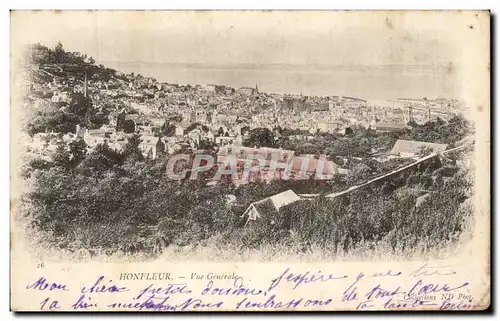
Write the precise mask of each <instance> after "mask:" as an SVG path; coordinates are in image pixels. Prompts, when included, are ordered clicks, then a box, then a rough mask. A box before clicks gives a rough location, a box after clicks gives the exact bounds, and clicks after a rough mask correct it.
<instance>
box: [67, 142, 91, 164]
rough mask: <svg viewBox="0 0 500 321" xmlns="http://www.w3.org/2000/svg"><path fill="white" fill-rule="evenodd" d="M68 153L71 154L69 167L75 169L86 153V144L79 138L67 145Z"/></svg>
mask: <svg viewBox="0 0 500 321" xmlns="http://www.w3.org/2000/svg"><path fill="white" fill-rule="evenodd" d="M68 147H69V152H70V154H71V166H73V167H76V166H78V164H80V163H81V162H82V161H83V160H84V159H85V154H86V153H87V144H86V143H85V141H84V140H83V139H81V138H79V139H76V140H74V141H72V142H70V143H69V146H68Z"/></svg>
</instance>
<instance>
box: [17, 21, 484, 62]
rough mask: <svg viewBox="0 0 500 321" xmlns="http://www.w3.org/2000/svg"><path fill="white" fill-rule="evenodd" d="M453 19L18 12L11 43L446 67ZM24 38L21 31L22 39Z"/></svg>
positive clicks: (114, 54)
mask: <svg viewBox="0 0 500 321" xmlns="http://www.w3.org/2000/svg"><path fill="white" fill-rule="evenodd" d="M464 20H470V21H471V23H474V22H475V21H474V18H473V15H472V14H470V15H468V16H467V17H466V18H465V19H464V17H461V18H460V19H457V15H456V14H453V13H448V14H435V13H433V12H421V13H417V14H413V15H408V14H405V13H404V12H375V13H374V12H331V11H330V12H327V11H323V12H311V11H309V12H300V13H299V12H293V11H288V12H287V11H282V12H272V11H247V12H235V11H215V12H214V11H212V12H207V11H198V12H186V11H121V12H118V11H117V12H111V11H100V12H97V11H64V12H59V13H56V12H52V11H23V12H19V11H18V12H14V13H12V16H11V26H12V27H11V30H12V35H13V38H15V40H13V42H16V41H18V42H40V43H42V44H44V45H48V46H50V47H53V46H54V45H55V44H56V43H57V41H61V42H62V43H63V45H64V47H65V49H66V50H70V51H80V52H84V53H87V54H89V55H91V56H93V57H94V58H95V59H96V60H97V61H98V62H137V61H141V62H160V63H200V64H241V63H254V64H276V63H279V64H287V65H288V64H290V65H310V64H319V65H333V66H335V65H447V64H449V63H452V64H454V63H459V62H460V51H461V41H460V40H461V39H460V38H461V37H463V34H462V33H461V32H458V30H457V28H463V31H467V30H466V29H465V25H466V23H464ZM21 31H22V32H21Z"/></svg>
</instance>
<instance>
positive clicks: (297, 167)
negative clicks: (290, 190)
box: [290, 155, 340, 180]
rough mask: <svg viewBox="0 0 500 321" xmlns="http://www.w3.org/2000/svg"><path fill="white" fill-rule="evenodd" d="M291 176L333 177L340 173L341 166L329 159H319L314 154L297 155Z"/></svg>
mask: <svg viewBox="0 0 500 321" xmlns="http://www.w3.org/2000/svg"><path fill="white" fill-rule="evenodd" d="M290 174H291V176H292V178H295V179H300V178H302V179H308V178H310V177H314V178H315V179H325V180H328V179H332V178H333V176H335V175H337V174H340V170H339V166H338V165H337V164H335V163H334V162H332V161H330V160H327V159H318V158H316V157H315V156H314V155H299V156H295V157H294V159H293V162H292V167H291V173H290Z"/></svg>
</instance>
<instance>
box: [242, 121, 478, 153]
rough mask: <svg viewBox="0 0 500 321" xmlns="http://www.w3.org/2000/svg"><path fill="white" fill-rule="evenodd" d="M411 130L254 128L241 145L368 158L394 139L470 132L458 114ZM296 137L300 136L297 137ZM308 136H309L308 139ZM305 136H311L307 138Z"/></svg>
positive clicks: (450, 138)
mask: <svg viewBox="0 0 500 321" xmlns="http://www.w3.org/2000/svg"><path fill="white" fill-rule="evenodd" d="M408 125H410V127H411V129H407V130H405V131H402V132H394V133H377V132H376V131H375V130H373V129H371V128H368V129H366V128H364V127H361V126H355V127H353V128H351V131H350V132H349V133H347V134H345V135H342V134H335V133H321V132H318V133H315V134H310V133H308V132H302V131H300V130H291V129H287V128H285V129H282V128H279V127H277V128H276V129H275V130H274V131H273V130H270V129H268V128H255V129H252V130H251V131H250V133H249V137H248V138H247V139H246V140H244V142H243V144H244V145H245V146H249V147H253V146H257V147H272V148H283V149H288V150H294V151H295V152H296V154H316V155H320V154H325V155H328V156H331V157H332V159H333V158H335V157H336V156H346V157H369V156H371V155H372V154H373V152H374V151H388V150H390V149H391V148H392V147H393V146H394V143H395V142H396V141H397V140H398V139H405V140H415V141H423V142H429V143H444V144H454V143H456V142H458V141H460V140H461V139H463V138H464V137H465V136H466V135H467V134H470V133H471V130H472V128H471V126H470V124H469V122H468V121H467V120H466V119H465V118H464V117H463V116H461V115H457V116H454V117H453V118H451V119H450V120H449V121H444V120H442V119H440V118H438V119H437V120H435V121H431V122H427V123H425V124H423V125H420V124H417V123H415V122H411V123H408ZM297 136H302V139H301V138H297ZM311 136H312V137H311ZM306 137H311V138H307V139H306Z"/></svg>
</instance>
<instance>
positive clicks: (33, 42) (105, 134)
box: [10, 10, 490, 311]
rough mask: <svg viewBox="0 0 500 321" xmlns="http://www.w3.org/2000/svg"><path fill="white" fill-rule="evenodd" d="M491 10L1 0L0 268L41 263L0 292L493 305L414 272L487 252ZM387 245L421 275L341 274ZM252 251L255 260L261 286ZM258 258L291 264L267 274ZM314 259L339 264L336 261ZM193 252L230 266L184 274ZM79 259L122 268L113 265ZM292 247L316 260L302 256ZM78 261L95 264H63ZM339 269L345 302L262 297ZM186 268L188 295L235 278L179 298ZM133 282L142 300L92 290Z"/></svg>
mask: <svg viewBox="0 0 500 321" xmlns="http://www.w3.org/2000/svg"><path fill="white" fill-rule="evenodd" d="M489 19H490V13H489V12H488V11H64V10H63V11H19V10H15V11H11V14H10V20H11V21H10V24H11V74H10V81H11V151H10V154H11V226H10V229H11V253H12V257H11V268H12V269H13V270H17V267H21V266H23V267H22V268H23V269H31V271H33V273H32V274H31V276H30V277H27V276H20V275H18V276H14V274H13V276H12V277H13V278H14V279H13V283H15V284H17V283H19V286H18V287H17V286H16V285H15V284H14V285H13V286H14V287H15V288H16V289H22V291H36V293H38V294H40V295H42V296H41V297H40V299H38V297H37V299H36V300H35V299H33V300H28V301H33V302H20V301H24V300H21V299H20V298H21V297H22V296H24V295H27V296H29V295H30V294H29V293H28V294H22V292H20V291H21V290H19V291H18V292H16V293H18V294H16V295H15V296H14V291H13V292H12V293H13V294H12V296H13V303H12V304H11V307H12V308H13V309H20V310H24V309H27V310H42V311H44V310H47V311H48V310H64V311H66V310H77V309H80V310H82V309H83V310H185V309H186V310H191V309H198V310H205V309H215V308H219V309H222V310H239V309H260V308H265V309H268V308H271V309H281V308H284V309H289V310H290V309H291V310H294V309H297V310H302V309H306V310H307V309H309V308H314V307H315V308H317V309H322V310H350V309H358V310H359V309H363V308H365V309H377V310H378V309H383V310H385V309H389V310H390V309H407V310H408V309H410V310H411V309H428V310H429V309H430V310H434V309H436V310H437V309H441V310H446V309H455V310H457V309H458V310H469V309H472V310H474V309H484V308H486V307H487V306H488V305H489V281H485V280H483V281H484V282H487V283H477V282H475V279H474V281H470V280H467V281H465V282H464V279H460V280H455V281H454V280H453V279H451V281H448V280H447V283H446V284H437V282H435V281H430V282H428V283H429V284H427V285H425V282H426V281H425V280H422V279H421V280H419V279H418V278H419V277H420V278H422V275H424V276H429V277H432V278H437V280H440V278H441V280H442V279H444V278H446V277H451V275H454V274H457V273H458V274H459V272H458V270H457V271H452V270H451V269H452V267H451V266H448V265H440V264H439V263H432V262H433V261H436V262H438V260H447V259H453V258H458V257H459V256H460V255H461V254H460V253H462V254H463V253H465V252H467V253H471V252H470V250H469V249H470V246H471V245H470V244H475V245H474V246H476V245H478V244H479V245H480V248H479V247H474V249H475V250H474V254H467V255H469V256H468V257H469V260H471V261H469V262H465V261H463V257H462V259H461V260H462V262H464V263H467V264H465V265H464V266H467V267H468V268H469V265H470V264H472V263H473V261H476V263H478V264H479V263H480V264H482V265H481V266H483V265H484V266H488V267H489V247H490V243H489V233H490V232H489V219H490V209H489V206H490V205H489V181H490V177H489V157H490V156H489V150H490V146H489V135H490V133H489V130H490V129H489V124H490V120H489V113H490V106H489V103H490V101H489V99H490V98H489V95H490V91H489V90H490V89H489V88H490V87H489V86H490V81H489V79H490V52H489V51H490V47H489V39H490V20H489ZM484 175H487V176H484ZM478 182H479V183H480V184H481V186H478ZM479 236H480V237H481V240H480V241H477V237H479ZM466 249H467V250H466ZM464 251H465V252H464ZM471 255H476V257H473V256H471ZM466 257H467V256H466ZM28 261H29V262H34V263H33V264H31V263H30V264H28V263H26V264H25V263H23V262H28ZM382 261H384V262H398V263H397V264H402V266H404V267H405V266H406V265H405V264H407V262H416V263H415V264H416V265H414V266H412V267H414V268H413V269H412V268H408V273H409V275H412V276H414V277H417V279H416V280H414V281H411V282H410V281H408V282H410V283H408V284H409V285H408V286H406V282H407V281H404V282H405V283H400V286H399V287H398V286H397V285H395V286H393V287H389V286H388V287H385V286H384V285H383V284H382V285H381V284H378V285H377V284H375V283H373V282H372V283H373V284H372V283H369V282H368V281H360V280H361V279H363V280H366V279H367V278H368V275H369V274H370V275H371V277H374V278H375V277H379V276H384V277H386V279H391V278H390V277H392V280H390V281H391V282H392V281H394V280H395V278H397V277H402V275H405V273H406V272H405V271H406V270H404V269H405V268H402V269H401V270H397V268H388V267H384V269H383V271H376V272H375V271H374V272H366V271H365V272H360V273H359V274H357V275H358V276H357V277H356V275H355V274H354V279H353V280H354V283H353V282H351V281H350V278H351V275H349V274H347V273H349V271H351V272H352V273H354V272H358V271H354V270H353V269H350V268H347V267H348V266H351V265H349V264H355V263H353V262H362V263H360V264H364V265H363V269H364V268H365V267H369V266H370V264H373V265H372V266H375V265H376V264H378V263H379V262H382ZM67 262H71V263H67ZM161 262H163V263H165V264H170V263H172V264H177V265H176V268H175V271H176V272H172V271H171V270H173V268H172V269H167V268H165V267H161V264H162V263H161ZM186 262H190V263H189V264H188V263H186ZM193 262H195V263H193ZM196 262H198V263H196ZM235 262H236V263H235ZM246 262H248V264H257V265H255V267H256V268H257V269H259V270H261V271H262V274H263V276H262V277H263V281H262V283H263V284H266V286H265V289H262V290H258V291H260V292H258V291H257V290H256V289H251V286H250V285H251V284H252V282H253V280H251V279H252V278H253V275H254V274H255V271H256V270H255V269H253V271H254V272H253V274H251V275H252V277H250V276H249V277H247V276H246V275H250V274H248V273H250V266H253V265H245V264H246ZM258 262H262V264H270V265H269V266H276V264H278V265H279V264H282V263H283V262H285V263H286V264H288V265H281V266H280V267H277V268H276V271H277V272H278V273H277V275H274V274H273V275H269V277H270V278H269V277H267V276H266V272H267V270H266V268H265V266H266V265H258V264H259V263H258ZM314 262H319V263H318V264H344V263H345V265H342V271H344V272H342V274H336V273H333V272H328V273H327V270H326V269H325V268H320V267H319V265H318V267H316V266H314ZM422 262H423V263H422ZM425 262H431V263H429V264H427V263H425ZM66 263H67V264H69V265H68V266H67V267H63V265H60V266H59V265H58V264H66ZM205 263H206V264H220V266H224V267H225V268H220V269H219V268H213V267H212V268H207V269H202V270H199V271H198V270H195V267H196V266H197V264H199V265H200V266H202V265H203V264H205ZM91 264H97V265H98V266H99V265H100V266H104V264H117V266H118V264H121V265H120V266H123V268H115V269H114V270H110V271H113V276H111V272H109V275H106V276H105V275H104V272H100V271H98V270H95V269H94V270H92V269H91V268H90V266H91ZM141 264H151V266H152V267H151V269H148V270H147V272H145V271H146V270H145V269H143V270H141V268H139V267H138V266H140V265H141ZM292 264H298V265H299V264H312V265H311V266H314V267H308V268H307V269H309V270H310V272H307V273H305V274H303V273H302V272H301V273H302V274H299V272H297V271H295V272H294V273H292V271H293V270H294V269H295V270H297V268H294V265H292ZM426 264H427V265H426ZM72 266H78V269H83V271H86V272H88V273H90V272H91V271H95V276H93V275H90V274H89V277H88V279H87V277H85V278H83V274H82V277H81V278H80V277H77V276H76V275H72V274H73V273H76V272H70V270H71V269H72ZM92 266H93V265H92ZM110 266H111V265H110ZM127 266H128V267H130V268H125V267H127ZM133 266H135V267H133ZM322 266H323V265H322ZM352 266H354V265H352ZM430 266H433V270H427V272H426V269H430ZM478 266H479V265H478ZM85 267H87V268H85ZM285 267H287V268H285ZM49 269H50V271H51V272H50V275H51V277H56V276H57V275H58V271H60V272H61V273H63V274H64V275H66V276H68V277H70V278H75V277H77V280H75V282H76V283H75V284H77V285H76V286H75V287H81V286H82V285H84V284H85V285H86V287H83V288H79V289H78V290H76V292H78V293H80V294H82V295H81V296H80V298H79V294H78V295H76V296H74V295H73V296H74V297H71V298H69V299H68V304H67V306H64V305H63V304H62V303H61V302H62V299H60V300H59V301H55V300H54V297H53V293H52V292H60V293H61V295H63V294H68V295H69V294H70V292H68V293H64V291H69V290H68V289H69V288H70V286H69V285H68V284H67V283H63V281H60V280H56V279H53V278H52V279H50V278H49V277H48V276H42V274H41V272H43V271H47V270H49ZM59 269H60V270H59ZM103 269H104V268H103ZM419 269H420V270H419ZM443 269H445V270H443ZM457 269H458V267H457ZM478 269H479V268H478ZM309 270H307V271H309ZM243 271H245V272H243ZM269 271H271V268H270V269H269ZM283 271H284V272H283ZM316 271H317V272H316ZM398 271H399V272H398ZM412 271H413V272H412ZM429 271H432V272H429ZM168 272H170V273H168ZM247 272H248V273H247ZM13 273H14V272H13ZM182 273H184V274H182ZM245 273H247V274H245ZM270 273H271V272H270ZM281 273H282V274H281ZM308 273H309V274H308ZM314 273H315V274H314ZM332 273H333V274H332ZM339 273H340V272H339ZM411 273H413V274H411ZM171 274H172V275H171ZM275 274H276V273H275ZM344 274H345V275H344ZM472 274H473V273H470V274H468V275H472ZM477 274H478V275H480V276H481V277H483V276H484V277H485V278H487V279H488V278H489V270H484V269H483V268H481V270H477ZM61 275H62V274H61ZM71 275H72V276H71ZM388 276H390V277H388ZM445 276H446V277H445ZM266 277H267V278H266ZM409 277H410V276H408V278H409ZM457 277H458V275H457ZM474 277H475V276H474ZM256 278H257V277H256ZM337 278H338V279H339V280H340V279H346V282H345V284H346V286H345V288H342V287H340V288H339V290H338V291H339V293H341V294H342V295H341V296H340V297H339V298H338V300H337V301H338V304H337V305H333V302H334V301H336V299H334V298H333V297H332V298H330V299H327V297H326V296H325V295H326V294H323V293H326V292H324V290H323V289H325V288H326V287H331V286H332V285H327V284H325V285H320V286H322V288H321V290H314V289H313V288H310V289H309V290H307V292H306V293H313V292H314V291H319V292H318V293H319V295H320V296H321V298H317V299H314V298H309V297H308V299H306V296H303V297H301V298H300V300H299V298H296V299H294V298H287V300H286V302H285V300H284V299H283V301H279V300H278V298H277V296H274V294H273V297H272V300H274V301H272V304H271V303H269V302H270V301H269V300H270V299H269V296H270V295H271V294H270V293H271V292H272V291H275V290H276V289H277V288H278V284H281V286H282V287H283V286H284V285H283V283H284V282H285V280H286V281H288V282H292V283H293V287H291V288H290V289H287V290H282V291H284V292H283V293H285V292H286V293H287V295H288V293H291V291H292V289H293V290H295V288H296V287H298V286H299V285H300V286H301V287H305V286H306V283H313V282H316V281H317V280H320V281H318V282H316V283H321V282H326V281H328V282H336V281H334V280H336V279H337ZM108 279H109V282H108ZM188 279H191V280H198V281H199V282H202V280H203V281H204V282H205V283H203V284H202V286H201V287H200V288H201V289H202V290H203V289H204V290H203V291H202V293H201V294H200V295H205V294H207V293H209V292H210V293H211V295H212V301H213V299H214V298H213V296H214V295H215V294H217V295H218V296H224V295H228V294H229V293H230V292H231V293H232V294H233V296H234V295H236V296H238V295H239V297H236V298H231V300H233V299H234V300H235V302H236V304H235V305H234V304H233V305H232V306H229V305H228V304H226V302H225V301H224V303H223V301H222V300H220V301H219V303H213V302H212V303H207V302H205V301H204V299H199V298H196V300H200V302H198V301H196V302H195V301H194V300H195V299H193V298H191V299H187V300H184V299H179V300H180V301H179V302H177V301H176V304H174V303H172V302H173V301H172V300H174V297H175V295H177V294H182V295H184V294H186V295H187V293H191V292H193V293H194V292H196V291H195V290H187V289H188V288H189V287H190V283H189V281H188ZM268 279H269V280H272V282H271V284H270V285H269V284H267V283H269V282H268V281H269V280H268ZM347 279H349V281H347ZM21 280H22V282H21ZM149 280H155V281H154V282H160V283H162V282H163V283H162V285H163V289H165V287H167V288H168V289H169V290H163V292H162V290H161V288H160V285H159V284H155V286H157V287H158V288H157V289H156V290H155V289H154V288H153V284H152V282H153V281H149ZM170 280H176V281H175V282H176V283H170V284H169V285H168V286H167V285H166V284H165V282H169V281H170ZM488 280H489V279H488ZM118 281H120V282H122V283H123V282H126V284H122V285H121V287H120V286H119V285H117V284H115V282H118ZM139 281H141V282H143V281H144V282H145V283H141V286H142V284H144V285H145V287H144V289H142V290H141V291H139V295H137V294H135V295H136V296H135V297H133V295H132V292H130V293H129V294H128V295H129V298H125V299H124V298H120V300H121V301H120V302H115V301H109V300H111V299H109V300H108V299H106V300H104V299H102V300H104V302H106V304H105V305H104V304H103V305H101V303H97V302H98V301H96V300H97V296H98V293H99V292H102V293H104V292H109V293H108V294H109V295H111V293H112V292H117V294H120V295H122V296H123V295H124V294H123V293H120V292H126V291H125V290H124V289H127V291H129V290H130V291H134V290H132V286H131V285H129V283H133V282H139ZM64 282H66V281H64ZM68 282H69V281H68ZM184 282H186V283H184ZM207 282H208V284H207ZM217 282H229V283H227V284H230V285H231V288H229V287H228V286H226V287H223V285H224V284H226V283H222V284H223V285H220V286H219V284H218V283H217ZM244 282H245V283H244ZM255 282H257V281H255ZM280 282H281V283H280ZM338 282H344V281H341V280H340V281H338ZM356 282H359V283H358V286H359V284H360V283H361V282H365V283H366V282H368V285H367V287H368V288H367V291H365V292H366V294H365V293H359V294H358V295H357V296H356V293H355V289H356V287H355V285H356V284H357V283H356ZM370 282H371V281H370ZM401 282H402V281H401ZM419 282H420V283H419ZM78 284H79V285H78ZM87 284H89V286H87ZM133 284H136V283H133ZM137 284H138V283H137ZM149 284H151V285H149ZM200 284H201V283H200ZM258 284H260V283H258ZM403 284H404V285H403ZM92 285H93V286H92ZM148 285H149V287H147V286H148ZM141 286H138V287H139V288H140V287H141ZM216 286H217V287H216ZM169 287H170V288H169ZM252 287H253V285H252ZM311 287H312V285H311ZM472 287H474V289H472ZM88 288H90V290H87V289H88ZM139 288H138V290H140V289H139ZM223 288H224V290H223ZM469 288H471V289H469ZM340 289H342V291H340ZM49 290H50V292H51V293H48V294H47V292H49ZM226 290H227V291H226ZM188 291H189V292H188ZM304 291H306V290H304ZM311 291H312V292H311ZM353 291H354V292H353ZM76 292H75V293H76ZM94 292H95V293H94ZM136 292H137V291H136ZM486 292H488V293H487V294H484V293H486ZM30 293H31V292H30ZM71 293H72V292H71ZM90 293H93V295H90ZM235 293H236V294H235ZM477 293H480V295H481V297H478V295H479V294H477ZM38 294H37V295H38ZM292 294H293V293H292ZM49 295H50V298H49V297H48V296H49ZM155 295H156V297H155ZM259 295H263V298H264V299H262V298H259V300H260V301H259V300H257V298H256V297H258V296H259ZM304 295H305V294H304ZM482 295H486V297H483V296H482ZM90 296H91V297H92V300H90ZM362 296H364V303H363V302H357V300H358V299H357V297H362ZM46 297H47V298H46ZM132 297H133V299H132ZM396 297H397V298H396ZM44 299H46V300H44ZM127 300H128V301H127ZM131 300H132V301H134V302H135V303H130V302H131ZM162 300H163V301H162ZM168 300H170V301H168ZM175 300H177V299H175ZM190 300H191V301H190ZM228 300H229V299H228ZM266 300H267V301H266ZM280 300H282V299H280ZM290 300H292V301H290ZM293 300H295V301H293ZM329 300H330V301H329ZM73 301H76V303H75V302H73ZM202 301H203V302H202ZM486 301H487V303H485V302H486ZM16 302H18V303H17V308H16V307H14V305H16ZM126 302H128V303H126ZM193 302H194V303H193ZM228 302H233V301H228ZM256 302H261V303H256ZM262 302H265V303H262ZM297 302H299V303H297ZM304 302H305V303H304ZM330 302H332V303H330ZM354 302H355V303H356V304H354ZM71 303H73V305H71ZM134 304H135V305H134ZM348 304H354V305H353V306H352V307H351V306H349V305H348ZM363 304H364V305H363Z"/></svg>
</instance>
